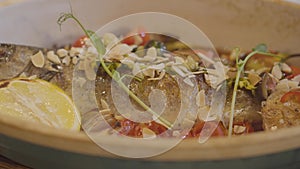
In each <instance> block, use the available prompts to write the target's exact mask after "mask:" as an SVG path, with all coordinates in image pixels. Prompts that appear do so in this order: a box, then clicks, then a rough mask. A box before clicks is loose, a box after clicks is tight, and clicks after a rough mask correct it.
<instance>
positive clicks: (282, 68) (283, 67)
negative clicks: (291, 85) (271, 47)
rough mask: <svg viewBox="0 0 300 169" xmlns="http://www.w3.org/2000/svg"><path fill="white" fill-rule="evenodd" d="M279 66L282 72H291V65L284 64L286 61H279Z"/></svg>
mask: <svg viewBox="0 0 300 169" xmlns="http://www.w3.org/2000/svg"><path fill="white" fill-rule="evenodd" d="M280 67H281V70H282V71H283V72H284V73H291V72H292V69H291V67H290V66H289V65H288V64H286V63H280Z"/></svg>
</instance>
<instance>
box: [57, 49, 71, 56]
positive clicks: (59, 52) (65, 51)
mask: <svg viewBox="0 0 300 169" xmlns="http://www.w3.org/2000/svg"><path fill="white" fill-rule="evenodd" d="M56 53H57V55H58V56H59V57H60V58H63V57H66V56H67V55H68V51H67V50H66V49H58V50H57V51H56Z"/></svg>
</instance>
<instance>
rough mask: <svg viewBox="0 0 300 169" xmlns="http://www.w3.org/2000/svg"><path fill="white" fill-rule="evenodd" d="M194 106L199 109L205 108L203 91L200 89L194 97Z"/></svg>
mask: <svg viewBox="0 0 300 169" xmlns="http://www.w3.org/2000/svg"><path fill="white" fill-rule="evenodd" d="M196 104H197V106H199V107H204V106H206V101H205V91H204V90H203V89H202V90H200V91H199V92H198V93H197V96H196Z"/></svg>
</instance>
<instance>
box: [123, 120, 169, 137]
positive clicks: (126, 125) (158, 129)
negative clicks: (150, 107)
mask: <svg viewBox="0 0 300 169" xmlns="http://www.w3.org/2000/svg"><path fill="white" fill-rule="evenodd" d="M120 124H121V129H120V131H119V133H120V134H123V135H126V136H131V137H142V136H143V133H142V129H143V128H144V127H147V128H149V129H150V130H152V131H153V132H154V133H155V134H156V135H160V134H162V133H163V132H165V131H167V130H168V129H167V128H166V127H165V126H163V125H161V124H159V123H157V122H154V121H152V122H150V123H137V122H133V121H131V120H128V119H125V120H122V121H120Z"/></svg>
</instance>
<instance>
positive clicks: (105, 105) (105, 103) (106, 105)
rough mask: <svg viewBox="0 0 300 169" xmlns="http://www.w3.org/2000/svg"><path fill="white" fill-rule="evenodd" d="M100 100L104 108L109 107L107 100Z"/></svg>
mask: <svg viewBox="0 0 300 169" xmlns="http://www.w3.org/2000/svg"><path fill="white" fill-rule="evenodd" d="M100 102H101V106H102V107H103V109H109V105H108V103H107V102H106V101H105V100H103V99H101V100H100Z"/></svg>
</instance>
